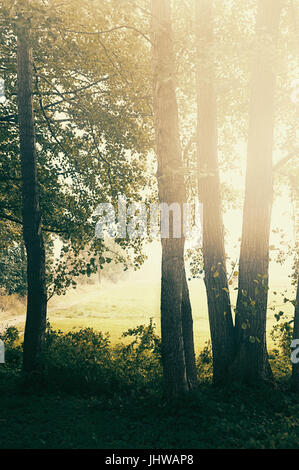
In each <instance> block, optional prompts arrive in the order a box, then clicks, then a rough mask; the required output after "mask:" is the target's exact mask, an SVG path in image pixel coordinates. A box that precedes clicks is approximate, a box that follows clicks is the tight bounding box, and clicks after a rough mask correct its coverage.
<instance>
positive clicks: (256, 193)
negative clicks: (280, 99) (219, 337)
mask: <svg viewBox="0 0 299 470" xmlns="http://www.w3.org/2000/svg"><path fill="white" fill-rule="evenodd" d="M282 3H283V2H282V0H275V1H274V2H273V1H272V0H259V2H258V14H257V25H256V34H257V47H256V52H255V58H254V64H253V77H252V90H251V106H250V123H249V140H248V157H247V173H246V191H245V202H244V211H243V229H242V241H241V252H240V266H239V289H238V299H237V309H236V339H237V361H236V364H235V368H234V372H235V374H236V375H238V376H239V378H240V379H241V380H242V381H244V382H246V383H252V382H256V381H261V380H267V379H269V378H271V372H270V366H269V363H268V355H267V346H266V317H267V301H268V268H269V235H270V223H271V212H272V192H273V182H272V168H273V167H272V146H273V128H274V90H275V78H276V77H275V73H274V71H273V59H272V58H271V56H273V55H272V53H271V54H269V40H270V41H271V46H272V47H273V49H274V50H275V46H276V42H277V36H278V29H279V19H280V14H281V9H282ZM271 52H272V51H271Z"/></svg>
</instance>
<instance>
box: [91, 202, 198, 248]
mask: <svg viewBox="0 0 299 470" xmlns="http://www.w3.org/2000/svg"><path fill="white" fill-rule="evenodd" d="M95 215H96V216H99V220H98V222H97V224H96V227H95V236H96V238H101V239H104V238H105V236H107V237H109V238H120V239H122V238H127V237H128V238H130V239H136V238H140V239H146V238H151V239H158V238H162V239H165V238H182V237H185V238H186V240H192V241H193V242H196V244H197V246H201V244H202V220H203V205H202V204H201V203H200V202H199V201H198V199H195V200H194V202H193V203H185V204H179V203H176V202H174V203H172V204H167V203H161V204H157V203H154V204H145V203H143V202H131V203H129V204H127V198H126V196H123V195H119V196H118V203H117V211H116V210H115V207H114V206H113V204H111V203H102V204H99V205H98V207H97V209H96V211H95Z"/></svg>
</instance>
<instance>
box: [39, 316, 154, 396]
mask: <svg viewBox="0 0 299 470" xmlns="http://www.w3.org/2000/svg"><path fill="white" fill-rule="evenodd" d="M123 336H124V337H127V336H130V337H133V341H132V342H131V343H130V344H129V345H124V344H119V345H116V346H114V347H112V346H111V343H110V339H109V336H108V335H103V334H102V333H101V332H96V331H94V330H93V329H91V328H86V329H82V330H80V331H77V332H68V333H63V332H62V331H59V330H58V331H55V330H53V329H52V327H51V326H50V325H48V327H47V332H46V338H45V348H44V364H45V378H46V381H47V383H48V385H50V386H56V387H59V388H60V389H61V388H63V389H64V390H66V391H68V392H72V391H73V392H77V391H79V392H80V393H91V392H92V393H98V392H100V393H103V392H106V393H109V394H110V393H119V392H120V391H123V392H130V393H135V392H137V393H139V392H140V391H142V390H143V391H144V390H150V389H151V388H152V387H153V386H154V384H155V383H157V379H159V377H160V376H161V367H160V355H159V339H158V337H157V336H156V335H155V334H154V326H153V324H152V322H150V324H149V326H145V325H141V326H138V327H137V328H136V329H134V330H128V331H127V332H125V333H124V334H123Z"/></svg>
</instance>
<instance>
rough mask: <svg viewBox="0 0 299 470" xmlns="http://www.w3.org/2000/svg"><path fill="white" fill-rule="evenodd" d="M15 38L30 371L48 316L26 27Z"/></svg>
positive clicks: (36, 359) (27, 362) (26, 361)
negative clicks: (16, 38) (16, 46)
mask: <svg viewBox="0 0 299 470" xmlns="http://www.w3.org/2000/svg"><path fill="white" fill-rule="evenodd" d="M17 36H18V66H17V74H18V118H19V133H20V154H21V167H22V215H23V236H24V241H25V246H26V252H27V280H28V297H27V318H26V327H25V338H24V358H23V369H24V371H26V372H30V371H33V370H34V369H36V368H37V367H38V365H39V358H40V353H41V350H42V344H43V339H44V333H45V327H46V312H47V292H46V284H45V249H44V242H43V236H42V231H41V214H40V208H39V195H38V179H37V163H36V143H35V131H34V114H33V102H32V51H31V48H30V38H29V26H28V24H26V20H24V21H22V22H20V24H19V25H18V29H17Z"/></svg>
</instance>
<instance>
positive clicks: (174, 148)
mask: <svg viewBox="0 0 299 470" xmlns="http://www.w3.org/2000/svg"><path fill="white" fill-rule="evenodd" d="M172 41H173V40H172V27H171V10H170V2H169V0H152V43H153V46H152V50H153V95H154V120H155V121H154V126H155V132H156V153H157V160H158V172H157V179H158V188H159V199H160V202H161V203H167V204H168V205H169V206H171V205H172V204H176V203H178V204H179V206H180V209H181V213H182V212H183V204H184V202H185V201H186V194H185V182H184V174H183V168H182V167H183V163H182V154H181V148H180V141H179V124H178V108H177V100H176V93H175V64H174V52H173V43H172ZM181 228H182V227H181ZM184 244H185V239H184V236H183V233H182V231H181V237H179V238H175V233H174V216H173V215H172V217H171V220H170V233H169V238H162V283H161V334H162V362H163V370H164V391H165V396H166V397H167V398H168V399H173V398H175V397H177V396H178V395H180V394H182V393H185V392H188V390H189V389H190V385H191V384H192V383H194V382H195V380H196V370H195V359H194V346H193V326H192V316H191V306H190V301H189V295H188V286H187V281H186V275H185V268H184Z"/></svg>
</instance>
